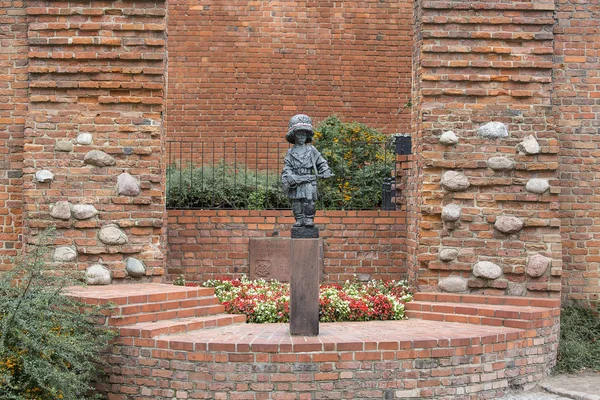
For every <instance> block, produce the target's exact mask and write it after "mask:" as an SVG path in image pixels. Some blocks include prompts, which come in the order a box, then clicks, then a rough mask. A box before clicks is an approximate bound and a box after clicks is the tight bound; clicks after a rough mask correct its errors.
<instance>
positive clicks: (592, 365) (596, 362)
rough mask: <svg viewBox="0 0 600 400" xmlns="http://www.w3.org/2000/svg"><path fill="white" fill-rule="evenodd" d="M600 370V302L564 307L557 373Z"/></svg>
mask: <svg viewBox="0 0 600 400" xmlns="http://www.w3.org/2000/svg"><path fill="white" fill-rule="evenodd" d="M582 369H593V370H596V371H600V303H598V304H596V305H594V306H591V307H590V306H586V305H582V304H578V303H574V304H572V305H569V306H567V307H564V308H563V309H562V310H561V314H560V342H559V347H558V362H557V365H556V368H555V372H577V371H580V370H582Z"/></svg>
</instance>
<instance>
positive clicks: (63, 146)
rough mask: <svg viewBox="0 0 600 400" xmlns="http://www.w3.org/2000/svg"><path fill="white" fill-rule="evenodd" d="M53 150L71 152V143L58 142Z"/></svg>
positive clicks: (67, 141) (66, 141) (68, 141)
mask: <svg viewBox="0 0 600 400" xmlns="http://www.w3.org/2000/svg"><path fill="white" fill-rule="evenodd" d="M54 150H56V151H66V152H69V151H73V143H72V142H71V141H70V140H59V141H58V142H56V144H55V145H54Z"/></svg>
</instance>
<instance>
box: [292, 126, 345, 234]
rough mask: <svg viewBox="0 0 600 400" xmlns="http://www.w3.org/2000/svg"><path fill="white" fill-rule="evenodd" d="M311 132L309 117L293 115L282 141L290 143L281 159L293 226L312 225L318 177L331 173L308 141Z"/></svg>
mask: <svg viewBox="0 0 600 400" xmlns="http://www.w3.org/2000/svg"><path fill="white" fill-rule="evenodd" d="M313 135H314V131H313V128H312V120H311V119H310V117H308V116H307V115H304V114H298V115H294V116H293V117H292V118H291V119H290V122H289V124H288V133H287V134H286V135H285V140H287V141H288V142H290V143H292V144H293V145H294V146H293V147H291V148H290V149H289V150H288V152H287V154H286V155H285V158H284V160H283V164H284V165H283V172H282V174H281V182H282V184H283V190H284V192H285V193H287V195H288V197H289V198H290V200H291V201H292V212H293V213H294V218H295V219H296V223H295V224H294V226H296V227H298V226H306V227H313V226H315V222H314V218H315V211H316V209H315V201H316V200H317V178H329V177H331V176H333V173H332V172H331V170H330V169H329V165H327V161H326V160H325V159H324V158H323V156H321V153H319V151H318V150H317V149H316V148H315V147H314V146H312V145H310V144H309V143H311V142H312V139H313Z"/></svg>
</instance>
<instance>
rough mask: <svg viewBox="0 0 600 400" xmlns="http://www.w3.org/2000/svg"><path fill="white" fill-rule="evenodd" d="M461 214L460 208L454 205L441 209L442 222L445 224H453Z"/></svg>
mask: <svg viewBox="0 0 600 400" xmlns="http://www.w3.org/2000/svg"><path fill="white" fill-rule="evenodd" d="M461 214H462V211H461V208H460V207H459V206H457V205H456V204H448V205H447V206H445V207H444V208H443V209H442V220H444V221H446V222H454V221H458V220H459V219H460V216H461Z"/></svg>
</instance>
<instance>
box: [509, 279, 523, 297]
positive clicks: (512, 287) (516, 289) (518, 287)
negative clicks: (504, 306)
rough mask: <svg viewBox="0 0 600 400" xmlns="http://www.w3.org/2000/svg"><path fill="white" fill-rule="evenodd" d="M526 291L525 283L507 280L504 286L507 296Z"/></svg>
mask: <svg viewBox="0 0 600 400" xmlns="http://www.w3.org/2000/svg"><path fill="white" fill-rule="evenodd" d="M525 293H526V290H525V285H523V284H520V283H516V282H508V287H507V288H506V294H507V295H509V296H523V295H524V294H525Z"/></svg>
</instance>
